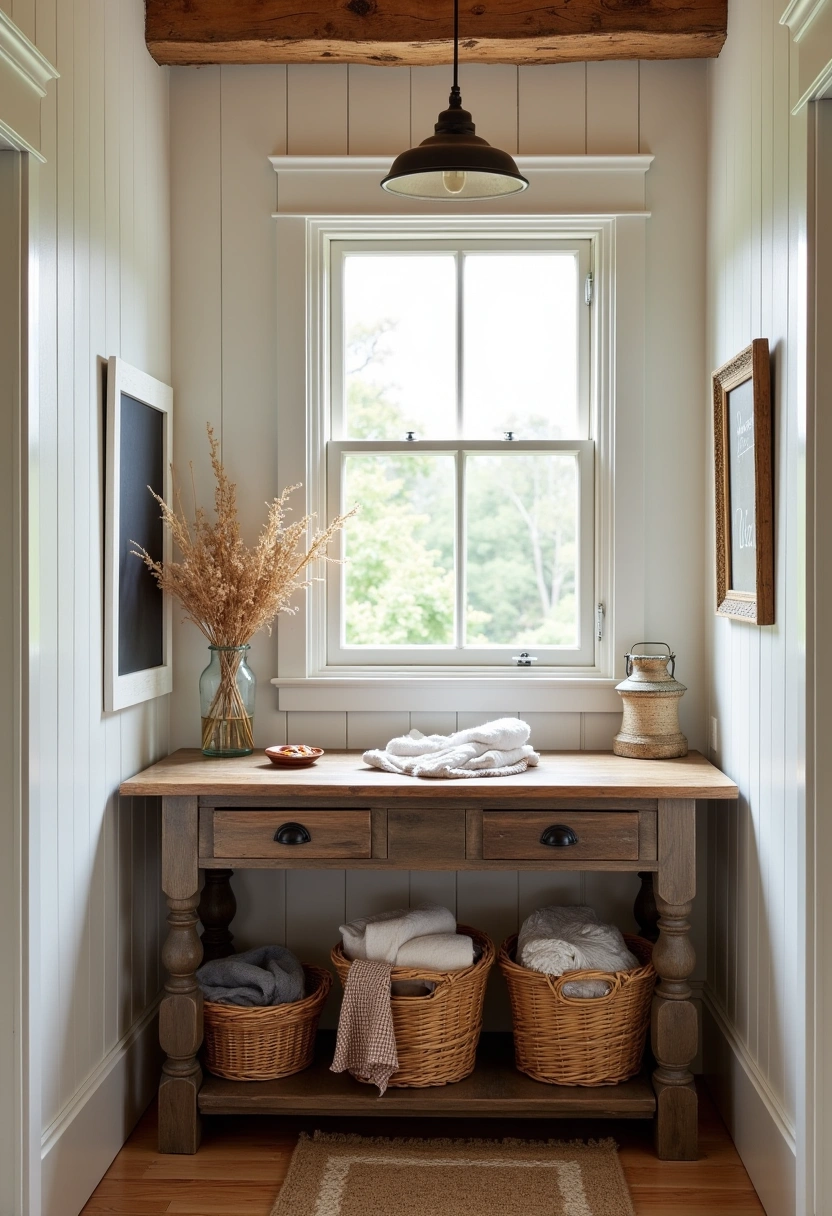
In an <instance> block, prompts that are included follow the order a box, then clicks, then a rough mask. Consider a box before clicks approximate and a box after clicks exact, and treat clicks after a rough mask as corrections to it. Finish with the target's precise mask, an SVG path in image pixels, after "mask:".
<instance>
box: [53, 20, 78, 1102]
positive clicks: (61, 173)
mask: <svg viewBox="0 0 832 1216" xmlns="http://www.w3.org/2000/svg"><path fill="white" fill-rule="evenodd" d="M56 15H57V48H56V49H57V55H58V60H57V62H58V64H59V65H60V67H59V71H61V72H63V73H66V74H65V75H63V76H62V78H61V82H60V84H59V86H58V132H57V147H56V160H57V167H58V223H57V261H58V284H57V294H58V326H57V346H58V418H57V443H58V470H57V475H58V504H59V506H58V520H57V545H58V553H57V557H58V586H59V587H60V588H61V612H60V615H59V617H58V673H59V675H58V681H57V698H58V739H57V742H58V781H59V788H58V799H59V806H61V808H62V811H63V813H62V814H61V815H60V816H59V819H58V856H59V858H60V865H59V870H58V900H59V905H58V915H59V927H60V944H59V951H60V953H59V958H58V966H59V969H60V996H61V1004H62V1015H63V1018H64V1019H65V1023H64V1032H63V1034H62V1035H61V1043H62V1049H63V1050H62V1058H61V1089H62V1096H63V1095H66V1094H67V1093H72V1092H74V1089H75V1085H76V1072H75V1056H76V1043H77V1041H78V1026H77V1013H76V1009H75V1003H74V989H75V980H74V973H75V958H76V953H77V921H76V907H75V878H74V873H73V865H72V861H71V860H70V862H69V864H67V863H66V859H67V858H70V859H72V858H74V856H75V848H74V814H75V789H74V782H73V756H74V751H75V715H74V712H73V709H74V706H73V674H74V668H75V652H74V631H75V612H74V608H75V604H74V598H75V597H74V578H73V569H74V556H75V511H74V494H73V479H72V460H71V459H70V458H69V457H70V453H72V452H73V450H74V439H75V436H74V426H73V414H74V410H73V397H72V386H73V385H74V383H75V349H74V341H73V313H74V303H75V301H74V265H73V263H74V256H73V255H74V246H73V227H72V204H73V190H74V175H75V166H74V162H73V149H74V129H73V119H74V106H73V94H72V63H73V49H74V47H73V21H74V16H75V13H74V6H73V5H70V4H63V5H60V4H59V5H58V6H57V14H56Z"/></svg>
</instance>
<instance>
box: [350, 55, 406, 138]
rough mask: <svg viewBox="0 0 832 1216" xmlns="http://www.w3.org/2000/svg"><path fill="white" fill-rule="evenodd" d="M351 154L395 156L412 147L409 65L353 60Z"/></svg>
mask: <svg viewBox="0 0 832 1216" xmlns="http://www.w3.org/2000/svg"><path fill="white" fill-rule="evenodd" d="M348 72H349V76H348V87H349V133H348V141H349V152H350V155H351V156H379V155H381V153H383V152H388V153H390V155H391V156H396V155H397V154H398V153H399V152H403V151H404V150H405V148H408V147H410V68H376V67H368V66H367V65H365V64H360V63H353V64H350V66H349V69H348Z"/></svg>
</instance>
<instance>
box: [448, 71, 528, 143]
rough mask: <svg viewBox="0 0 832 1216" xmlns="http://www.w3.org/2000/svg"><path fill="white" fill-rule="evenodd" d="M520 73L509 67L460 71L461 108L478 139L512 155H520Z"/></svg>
mask: <svg viewBox="0 0 832 1216" xmlns="http://www.w3.org/2000/svg"><path fill="white" fill-rule="evenodd" d="M517 73H518V69H517V68H516V67H513V66H512V65H510V64H484V63H463V64H462V65H461V66H460V69H459V85H460V88H461V89H462V104H463V105H464V106H465V109H466V110H469V111H470V112H471V115H472V117H473V119H474V123H475V125H476V128H477V135H479V136H481V137H482V139H487V140H488V142H489V143H490V144H491V145H492V147H494V148H502V150H503V151H504V152H511V153H512V154H514V153H516V151H517V126H518V106H517V79H518V78H517ZM444 108H445V107H444V106H443V107H442V109H444Z"/></svg>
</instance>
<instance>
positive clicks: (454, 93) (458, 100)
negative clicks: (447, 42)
mask: <svg viewBox="0 0 832 1216" xmlns="http://www.w3.org/2000/svg"><path fill="white" fill-rule="evenodd" d="M450 106H451V109H452V110H457V109H460V108H461V106H462V94H461V93H460V91H459V0H454V83H453V86H452V88H451V96H450Z"/></svg>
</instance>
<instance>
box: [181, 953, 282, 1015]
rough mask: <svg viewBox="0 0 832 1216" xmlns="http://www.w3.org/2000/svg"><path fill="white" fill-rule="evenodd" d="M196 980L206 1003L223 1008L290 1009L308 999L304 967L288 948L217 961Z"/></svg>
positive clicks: (239, 955)
mask: <svg viewBox="0 0 832 1216" xmlns="http://www.w3.org/2000/svg"><path fill="white" fill-rule="evenodd" d="M196 978H197V981H198V982H199V986H200V988H201V989H202V991H203V993H204V995H205V999H206V1001H218V1002H219V1003H220V1004H222V1005H249V1006H250V1005H289V1004H291V1003H292V1002H293V1001H299V1000H300V999H301V998H302V997H303V995H304V986H305V979H304V974H303V967H301V965H300V963H299V962H298V960H297V959H296V958H295V956H294V954H292V951H291V950H287V949H286V947H285V946H257V947H256V948H255V949H254V950H247V951H246V952H245V953H244V954H230V955H229V956H228V958H216V959H214V960H213V962H210V963H205V965H204V966H202V967H200V968H199V970H198V971H197V973H196Z"/></svg>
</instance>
